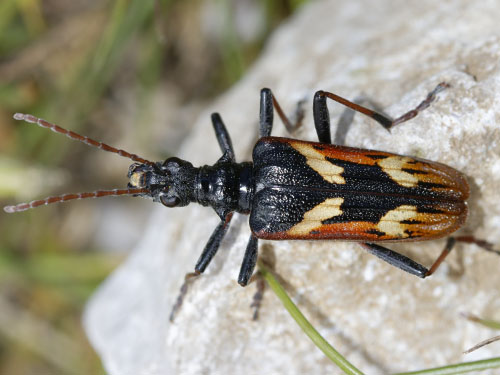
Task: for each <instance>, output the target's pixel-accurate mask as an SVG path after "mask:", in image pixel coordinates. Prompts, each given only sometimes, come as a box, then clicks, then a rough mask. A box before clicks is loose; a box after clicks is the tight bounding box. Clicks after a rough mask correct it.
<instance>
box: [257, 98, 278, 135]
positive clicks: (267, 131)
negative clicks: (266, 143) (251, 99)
mask: <svg viewBox="0 0 500 375" xmlns="http://www.w3.org/2000/svg"><path fill="white" fill-rule="evenodd" d="M273 117H274V111H273V93H272V92H271V90H270V89H262V90H260V113H259V123H260V136H261V137H269V136H270V135H271V132H272V130H273Z"/></svg>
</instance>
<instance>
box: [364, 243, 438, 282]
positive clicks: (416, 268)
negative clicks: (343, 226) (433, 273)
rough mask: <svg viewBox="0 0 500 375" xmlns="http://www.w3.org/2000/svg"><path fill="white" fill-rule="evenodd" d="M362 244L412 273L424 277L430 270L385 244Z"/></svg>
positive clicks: (391, 263)
mask: <svg viewBox="0 0 500 375" xmlns="http://www.w3.org/2000/svg"><path fill="white" fill-rule="evenodd" d="M360 245H361V246H362V247H363V248H364V249H365V250H367V251H368V252H369V253H371V254H373V255H375V256H377V257H379V258H380V259H382V260H383V261H385V262H387V263H389V264H390V265H391V266H394V267H397V268H399V269H401V270H403V271H405V272H408V273H411V274H412V275H415V276H418V277H421V278H424V277H425V276H426V274H427V272H428V271H429V270H428V269H427V268H425V267H424V266H422V265H421V264H419V263H417V262H415V261H414V260H412V259H410V258H408V257H406V256H404V255H401V254H399V253H397V252H395V251H393V250H390V249H387V248H385V247H383V246H380V245H376V244H373V243H362V244H360Z"/></svg>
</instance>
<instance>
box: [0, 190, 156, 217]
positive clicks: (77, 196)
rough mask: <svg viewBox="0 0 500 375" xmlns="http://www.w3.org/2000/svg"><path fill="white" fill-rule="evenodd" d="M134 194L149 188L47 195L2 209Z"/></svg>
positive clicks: (15, 209) (22, 209)
mask: <svg viewBox="0 0 500 375" xmlns="http://www.w3.org/2000/svg"><path fill="white" fill-rule="evenodd" d="M135 194H151V191H150V190H149V189H113V190H97V191H94V192H92V193H75V194H63V195H58V196H55V197H48V198H45V199H40V200H36V201H31V202H29V203H19V204H16V205H15V206H5V207H4V208H3V210H4V211H5V212H7V213H9V214H11V213H14V212H21V211H26V210H29V209H30V208H36V207H38V206H46V205H48V204H51V203H59V202H67V201H71V200H74V199H85V198H101V197H107V196H114V197H116V196H119V195H135Z"/></svg>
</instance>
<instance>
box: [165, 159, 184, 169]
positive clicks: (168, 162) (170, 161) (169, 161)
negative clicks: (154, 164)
mask: <svg viewBox="0 0 500 375" xmlns="http://www.w3.org/2000/svg"><path fill="white" fill-rule="evenodd" d="M181 163H182V160H181V159H179V158H177V157H175V156H173V157H171V158H168V159H167V160H165V161H164V162H163V165H164V166H166V165H170V166H172V167H176V168H178V167H179V166H180V165H181Z"/></svg>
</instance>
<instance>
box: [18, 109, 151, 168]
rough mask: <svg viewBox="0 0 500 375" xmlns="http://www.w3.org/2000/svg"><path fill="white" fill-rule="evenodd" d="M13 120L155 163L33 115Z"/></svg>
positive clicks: (22, 114)
mask: <svg viewBox="0 0 500 375" xmlns="http://www.w3.org/2000/svg"><path fill="white" fill-rule="evenodd" d="M14 119H15V120H23V121H26V122H29V123H31V124H37V125H38V126H41V127H42V128H47V129H50V130H52V131H53V132H55V133H59V134H64V135H65V136H66V137H68V138H71V139H73V140H75V141H80V142H83V143H85V144H86V145H87V146H92V147H97V148H98V149H100V150H104V151H108V152H112V153H114V154H118V155H120V156H123V157H125V158H129V159H132V160H133V161H137V162H139V163H143V164H149V165H153V166H154V165H155V163H153V162H152V161H149V160H147V159H144V158H141V157H140V156H138V155H135V154H131V153H129V152H127V151H125V150H121V149H118V148H114V147H111V146H110V145H107V144H106V143H102V142H99V141H96V140H94V139H91V138H89V137H87V136H84V135H80V134H78V133H75V132H73V131H71V130H67V129H64V128H61V127H60V126H58V125H55V124H52V123H50V122H48V121H45V120H43V119H41V118H38V117H35V116H33V115H28V114H24V113H16V114H15V115H14Z"/></svg>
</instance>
